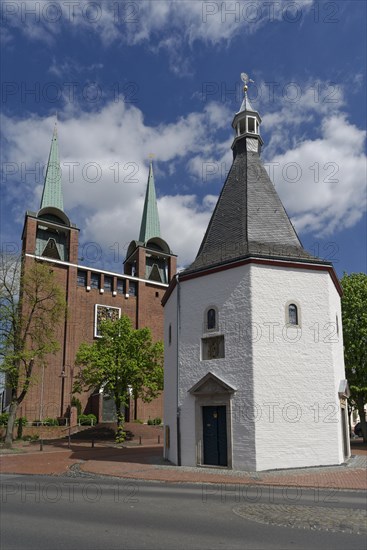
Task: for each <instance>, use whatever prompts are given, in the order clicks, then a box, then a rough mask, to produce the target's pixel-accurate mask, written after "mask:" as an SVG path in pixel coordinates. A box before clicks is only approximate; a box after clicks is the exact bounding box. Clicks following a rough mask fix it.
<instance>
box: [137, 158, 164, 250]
mask: <svg viewBox="0 0 367 550" xmlns="http://www.w3.org/2000/svg"><path fill="white" fill-rule="evenodd" d="M160 236H161V230H160V226H159V216H158V208H157V197H156V194H155V186H154V175H153V166H152V163H150V166H149V177H148V185H147V191H146V194H145V202H144V211H143V218H142V220H141V226H140V236H139V241H140V242H142V243H146V242H147V241H149V239H152V238H153V237H160Z"/></svg>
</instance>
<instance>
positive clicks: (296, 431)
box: [251, 264, 345, 470]
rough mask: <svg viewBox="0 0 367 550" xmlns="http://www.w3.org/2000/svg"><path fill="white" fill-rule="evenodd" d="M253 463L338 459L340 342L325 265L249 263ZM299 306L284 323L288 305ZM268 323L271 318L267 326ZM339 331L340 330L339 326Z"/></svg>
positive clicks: (288, 464) (335, 301) (340, 451)
mask: <svg viewBox="0 0 367 550" xmlns="http://www.w3.org/2000/svg"><path fill="white" fill-rule="evenodd" d="M251 283H252V288H251V290H252V312H253V322H254V323H256V325H257V326H258V327H260V329H259V330H260V332H261V334H260V333H259V334H260V337H259V338H258V339H257V340H256V341H254V342H253V358H254V359H253V360H254V367H253V368H254V393H255V402H256V404H257V407H258V408H259V410H261V415H260V414H259V415H258V418H257V421H256V423H255V430H256V468H257V470H265V469H273V468H294V467H302V466H318V465H327V464H340V463H341V462H343V460H344V457H343V449H342V440H341V426H340V404H339V397H338V386H339V382H340V379H342V378H344V377H345V376H344V367H343V349H342V343H341V342H340V339H339V341H334V339H333V336H332V334H333V331H334V330H335V313H336V310H338V308H339V311H340V306H338V301H339V297H338V295H337V293H336V289H335V286H334V284H333V282H332V280H331V277H330V275H329V273H328V272H327V271H311V270H307V269H292V268H289V267H284V268H283V267H275V266H274V267H272V266H258V265H254V264H253V265H252V266H251ZM290 302H294V303H296V304H297V305H298V306H299V315H300V322H299V325H300V326H299V327H298V328H287V325H286V321H287V319H286V311H285V309H286V305H287V304H288V303H290ZM269 323H270V324H269ZM340 330H341V329H340Z"/></svg>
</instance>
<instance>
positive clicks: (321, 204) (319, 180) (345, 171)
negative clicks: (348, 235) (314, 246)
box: [270, 114, 366, 236]
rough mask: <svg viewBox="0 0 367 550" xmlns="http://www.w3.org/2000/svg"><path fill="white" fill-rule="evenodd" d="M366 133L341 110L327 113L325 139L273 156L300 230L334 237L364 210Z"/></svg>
mask: <svg viewBox="0 0 367 550" xmlns="http://www.w3.org/2000/svg"><path fill="white" fill-rule="evenodd" d="M365 136H366V132H365V131H363V130H360V129H358V128H357V127H356V126H354V125H352V124H350V123H349V122H348V120H347V119H346V116H345V115H343V114H338V115H331V116H329V117H325V118H324V119H323V121H322V125H321V137H320V138H319V139H315V140H304V141H302V142H301V143H299V144H298V145H297V146H296V147H294V148H293V149H290V150H288V151H287V152H285V153H283V154H280V155H275V156H274V157H273V158H272V159H271V163H270V167H271V169H272V170H273V173H274V178H273V179H274V183H275V186H276V188H277V191H278V193H279V195H280V196H281V198H282V200H283V203H284V205H285V207H286V208H287V210H288V211H289V213H290V214H292V217H293V222H294V224H295V226H296V228H297V230H298V231H300V232H307V233H312V234H314V235H320V236H323V235H330V234H332V233H336V232H338V231H341V230H343V229H344V228H347V227H351V226H353V225H354V224H355V223H356V222H357V221H358V220H360V219H361V217H362V216H363V214H364V212H365V211H366V156H365V154H364V142H365Z"/></svg>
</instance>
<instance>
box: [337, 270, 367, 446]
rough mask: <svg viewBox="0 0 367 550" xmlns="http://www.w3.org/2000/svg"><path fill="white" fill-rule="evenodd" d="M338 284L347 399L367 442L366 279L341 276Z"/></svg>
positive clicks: (355, 274) (355, 275) (359, 276)
mask: <svg viewBox="0 0 367 550" xmlns="http://www.w3.org/2000/svg"><path fill="white" fill-rule="evenodd" d="M341 284H342V287H343V297H342V314H343V339H344V359H345V370H346V376H347V379H348V383H349V387H350V393H351V395H350V398H351V401H352V402H353V404H354V405H355V406H356V408H357V409H358V413H359V416H360V419H361V427H362V433H363V439H364V441H367V426H366V417H365V412H364V406H365V404H366V403H367V275H365V274H364V273H351V274H350V275H347V274H346V273H345V274H344V275H343V278H342V280H341Z"/></svg>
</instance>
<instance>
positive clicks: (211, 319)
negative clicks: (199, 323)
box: [206, 308, 217, 330]
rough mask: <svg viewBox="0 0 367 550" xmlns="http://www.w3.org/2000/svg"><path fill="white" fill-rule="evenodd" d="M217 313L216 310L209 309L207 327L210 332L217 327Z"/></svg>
mask: <svg viewBox="0 0 367 550" xmlns="http://www.w3.org/2000/svg"><path fill="white" fill-rule="evenodd" d="M216 321H217V319H216V311H215V309H214V308H210V309H208V312H207V314H206V327H207V329H208V330H214V329H215V328H216V326H217V322H216Z"/></svg>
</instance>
